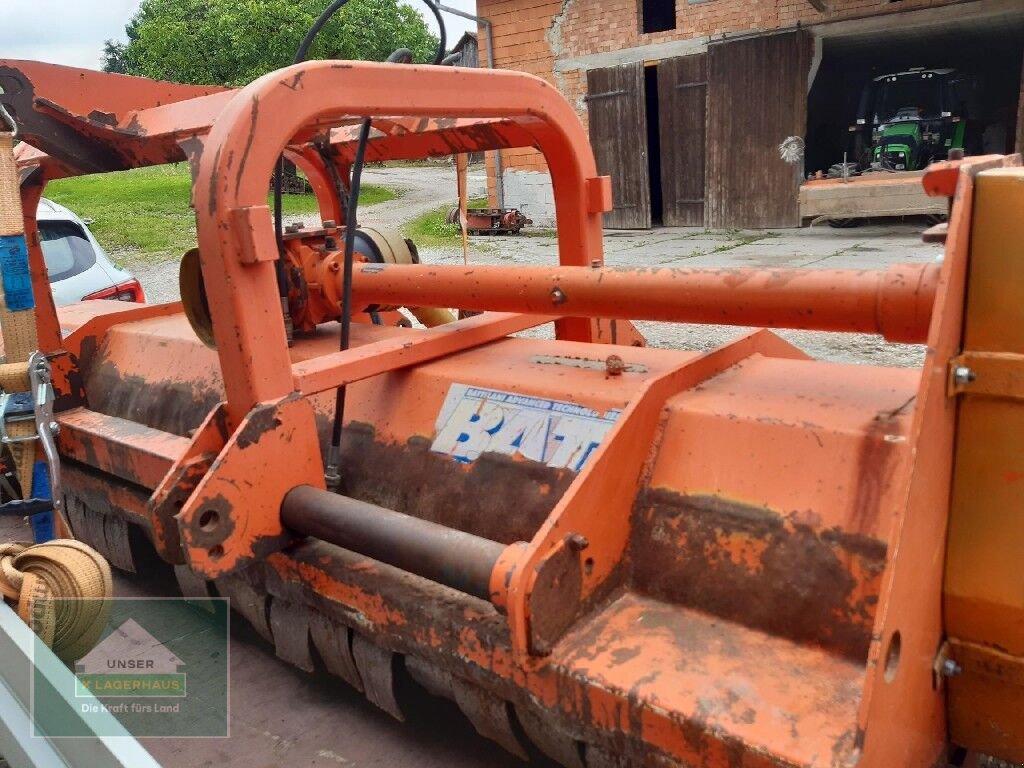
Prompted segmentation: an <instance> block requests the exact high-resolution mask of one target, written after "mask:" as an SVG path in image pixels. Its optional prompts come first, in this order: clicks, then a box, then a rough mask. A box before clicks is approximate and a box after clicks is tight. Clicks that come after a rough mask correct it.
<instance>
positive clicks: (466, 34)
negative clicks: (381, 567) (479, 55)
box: [452, 32, 476, 51]
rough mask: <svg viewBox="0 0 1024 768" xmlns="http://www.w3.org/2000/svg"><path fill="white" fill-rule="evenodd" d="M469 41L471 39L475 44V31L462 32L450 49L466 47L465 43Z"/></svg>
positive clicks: (455, 49) (458, 49) (456, 49)
mask: <svg viewBox="0 0 1024 768" xmlns="http://www.w3.org/2000/svg"><path fill="white" fill-rule="evenodd" d="M470 41H472V42H473V44H474V45H476V32H463V33H462V37H460V38H459V42H457V43H456V44H455V45H454V46H452V50H453V51H461V50H462V49H463V48H465V47H466V44H467V43H469V42H470Z"/></svg>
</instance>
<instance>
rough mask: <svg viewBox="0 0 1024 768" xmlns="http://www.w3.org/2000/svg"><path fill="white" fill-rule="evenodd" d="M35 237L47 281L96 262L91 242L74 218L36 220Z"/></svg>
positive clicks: (63, 276)
mask: <svg viewBox="0 0 1024 768" xmlns="http://www.w3.org/2000/svg"><path fill="white" fill-rule="evenodd" d="M39 240H40V242H41V243H42V246H43V258H44V260H45V261H46V271H47V272H49V274H50V282H51V283H55V282H57V281H58V280H64V279H66V278H68V277H74V276H75V275H77V274H79V273H81V272H85V270H87V269H88V268H89V267H91V266H92V265H93V264H95V263H96V251H95V250H94V249H93V247H92V243H91V242H89V238H87V237H86V236H85V232H84V231H83V230H82V228H81V227H80V226H78V225H77V224H75V223H74V222H71V221H40V222H39Z"/></svg>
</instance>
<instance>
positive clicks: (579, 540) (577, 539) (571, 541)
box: [566, 533, 590, 552]
mask: <svg viewBox="0 0 1024 768" xmlns="http://www.w3.org/2000/svg"><path fill="white" fill-rule="evenodd" d="M566 544H568V545H569V549H572V550H575V551H576V552H582V551H583V550H584V549H586V548H587V547H589V546H590V542H589V541H587V537H586V536H584V535H583V534H582V533H571V534H569V537H568V538H567V539H566Z"/></svg>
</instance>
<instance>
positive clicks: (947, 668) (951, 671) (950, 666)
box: [942, 659, 964, 677]
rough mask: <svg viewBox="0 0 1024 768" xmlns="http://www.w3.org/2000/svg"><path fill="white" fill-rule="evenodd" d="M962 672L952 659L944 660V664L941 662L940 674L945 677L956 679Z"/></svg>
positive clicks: (961, 668)
mask: <svg viewBox="0 0 1024 768" xmlns="http://www.w3.org/2000/svg"><path fill="white" fill-rule="evenodd" d="M963 671H964V670H963V667H961V666H960V665H959V664H958V663H957V662H956V661H954V660H953V659H946V660H945V661H944V662H942V674H943V675H945V676H946V677H956V676H957V675H959V674H961V673H962V672H963Z"/></svg>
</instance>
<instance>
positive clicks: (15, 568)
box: [0, 539, 113, 661]
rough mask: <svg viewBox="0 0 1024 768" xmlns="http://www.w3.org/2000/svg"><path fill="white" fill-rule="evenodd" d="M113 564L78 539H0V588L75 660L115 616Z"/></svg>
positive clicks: (34, 627) (38, 630)
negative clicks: (33, 541) (112, 610)
mask: <svg viewBox="0 0 1024 768" xmlns="http://www.w3.org/2000/svg"><path fill="white" fill-rule="evenodd" d="M112 592H113V582H112V580H111V575H110V566H109V565H108V564H107V561H106V560H105V559H104V558H103V556H102V555H100V554H99V553H98V552H96V550H94V549H92V547H89V546H87V545H85V544H83V543H82V542H80V541H75V540H74V539H54V540H53V541H48V542H46V543H45V544H35V545H28V544H21V543H9V544H0V594H2V595H3V596H4V597H5V598H6V599H8V600H10V601H11V602H12V603H14V604H16V606H17V611H18V615H19V616H20V617H21V619H22V621H24V622H25V623H26V624H28V625H29V626H30V627H31V628H32V631H33V632H35V633H36V634H37V635H39V637H40V639H41V640H42V641H43V642H44V643H46V644H47V645H48V646H50V648H52V649H53V652H54V653H55V654H57V656H58V657H59V658H61V659H62V660H64V661H75V660H77V659H79V658H81V657H82V656H84V655H85V654H86V653H87V652H88V651H89V650H90V649H92V647H93V646H94V645H95V644H96V641H97V640H99V638H100V634H101V633H102V632H103V628H104V627H105V626H106V625H107V621H108V620H109V618H110V608H111V605H110V596H111V594H112Z"/></svg>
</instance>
